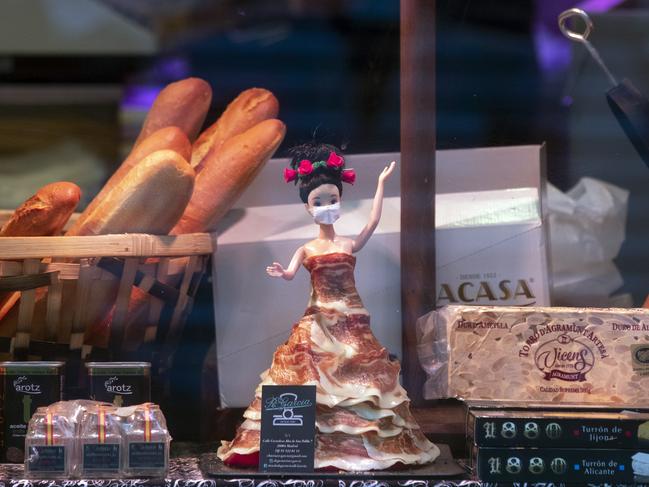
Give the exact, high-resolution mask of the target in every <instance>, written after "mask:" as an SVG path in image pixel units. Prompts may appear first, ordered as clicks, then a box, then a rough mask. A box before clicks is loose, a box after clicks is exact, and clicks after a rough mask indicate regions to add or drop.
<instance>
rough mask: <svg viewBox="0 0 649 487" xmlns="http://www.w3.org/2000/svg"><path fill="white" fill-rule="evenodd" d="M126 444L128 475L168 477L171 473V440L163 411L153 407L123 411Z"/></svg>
mask: <svg viewBox="0 0 649 487" xmlns="http://www.w3.org/2000/svg"><path fill="white" fill-rule="evenodd" d="M116 414H117V415H118V416H120V418H121V420H120V424H121V426H122V435H123V436H122V438H123V441H124V470H123V472H124V474H125V475H126V476H128V477H164V476H165V475H166V473H167V471H168V469H169V443H170V442H171V436H169V431H168V430H167V423H166V421H165V417H164V415H163V414H162V411H161V410H160V408H159V407H158V406H157V405H155V404H151V403H145V404H140V405H138V406H131V407H125V408H119V409H117V411H116Z"/></svg>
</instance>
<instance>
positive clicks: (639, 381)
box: [439, 306, 649, 405]
mask: <svg viewBox="0 0 649 487" xmlns="http://www.w3.org/2000/svg"><path fill="white" fill-rule="evenodd" d="M439 318H440V319H443V320H446V329H447V331H448V341H449V353H450V355H449V376H448V379H449V395H450V396H453V397H460V398H463V399H467V400H471V399H473V400H504V401H542V402H567V403H586V404H589V403H597V404H621V403H623V404H625V405H642V404H644V405H646V404H647V403H648V402H649V311H647V310H639V309H634V310H626V309H585V308H520V307H518V308H516V307H466V306H461V307H460V306H458V307H453V306H450V307H447V308H444V309H442V310H441V311H440V312H439Z"/></svg>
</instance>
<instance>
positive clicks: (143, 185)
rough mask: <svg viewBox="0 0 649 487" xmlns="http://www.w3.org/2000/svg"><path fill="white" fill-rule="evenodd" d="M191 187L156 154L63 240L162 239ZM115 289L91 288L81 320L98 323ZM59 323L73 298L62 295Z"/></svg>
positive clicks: (170, 157) (10, 319)
mask: <svg viewBox="0 0 649 487" xmlns="http://www.w3.org/2000/svg"><path fill="white" fill-rule="evenodd" d="M193 185H194V170H193V169H192V168H191V166H190V165H189V163H188V162H187V161H186V160H185V159H184V158H182V157H181V156H180V155H179V154H177V153H176V152H174V151H171V150H161V151H156V152H154V153H152V154H150V155H149V156H147V157H146V158H145V159H144V160H143V161H141V162H140V163H139V164H137V165H136V166H135V167H133V168H132V169H131V170H130V171H129V172H128V174H127V175H126V176H125V177H124V178H123V179H122V181H121V182H120V183H119V184H118V185H116V186H115V187H114V188H113V189H111V190H110V191H109V192H108V194H106V196H105V198H103V199H102V200H101V202H100V203H99V204H98V205H97V207H96V208H95V209H94V211H93V212H92V213H91V214H89V215H88V217H87V219H86V221H85V223H84V224H83V225H81V226H80V227H78V228H75V229H74V231H73V230H72V229H71V230H70V231H69V232H68V233H67V234H66V235H72V236H77V235H102V234H110V233H150V234H156V235H165V234H167V233H168V232H169V230H170V229H171V228H172V227H173V226H174V224H175V223H176V222H177V221H178V219H179V218H180V216H181V215H182V213H183V209H184V208H185V206H186V204H187V202H188V201H189V199H190V197H191V194H192V188H193ZM118 289H119V280H117V279H111V280H105V281H104V280H102V281H96V282H95V283H93V290H92V291H93V294H92V299H91V300H89V301H88V302H86V303H85V310H84V320H86V322H87V323H90V324H94V323H100V322H101V320H102V319H103V318H104V317H105V316H106V315H107V314H108V313H109V312H110V309H111V306H112V303H114V301H115V298H116V296H117V292H118ZM63 296H64V298H63V305H62V307H61V308H62V310H63V315H62V319H61V324H62V325H63V324H69V323H70V322H71V320H72V315H73V312H74V299H75V297H74V295H73V293H71V292H65V291H64V294H63ZM46 313H47V300H46V299H44V296H41V297H40V299H38V298H37V300H36V306H35V309H34V318H33V320H32V336H33V337H35V338H42V337H43V336H44V323H45V316H46ZM17 323H18V306H14V307H13V308H12V309H11V311H10V312H9V313H8V314H7V316H6V317H5V319H4V320H3V321H2V323H1V325H2V326H1V327H0V331H1V332H2V334H4V335H5V336H11V335H12V334H14V333H15V330H16V325H17Z"/></svg>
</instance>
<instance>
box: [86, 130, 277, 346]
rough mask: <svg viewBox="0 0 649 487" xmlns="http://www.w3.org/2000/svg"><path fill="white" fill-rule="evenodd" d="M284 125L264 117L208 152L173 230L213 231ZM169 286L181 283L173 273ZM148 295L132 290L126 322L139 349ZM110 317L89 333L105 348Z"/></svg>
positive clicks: (91, 341)
mask: <svg viewBox="0 0 649 487" xmlns="http://www.w3.org/2000/svg"><path fill="white" fill-rule="evenodd" d="M285 131H286V129H285V126H284V124H283V123H282V122H281V121H279V120H266V121H263V122H260V123H259V124H257V125H255V126H254V127H252V128H251V129H249V130H247V131H246V132H244V133H243V134H240V135H237V136H235V137H233V138H231V139H229V140H227V141H226V142H225V143H224V144H223V145H222V147H221V149H220V150H218V151H210V152H209V154H208V156H207V158H206V164H205V166H204V168H203V171H201V172H200V173H198V175H197V176H196V183H195V185H194V194H193V195H192V199H191V200H190V203H189V205H187V209H186V210H185V213H184V214H183V217H182V218H181V221H180V222H179V223H178V225H176V226H175V227H174V229H173V230H172V231H171V233H172V234H174V235H178V234H182V233H193V232H204V231H209V230H211V229H212V228H213V226H214V225H215V224H216V223H217V222H218V220H219V219H220V218H221V217H222V216H223V215H224V214H225V213H226V212H227V211H228V210H229V209H230V208H231V207H232V205H233V204H234V203H235V201H236V200H237V198H238V197H239V196H240V195H241V193H242V192H243V191H244V190H245V188H246V187H247V186H248V185H249V184H250V182H251V181H252V179H253V178H254V177H255V175H256V174H257V173H258V172H259V170H260V169H261V168H262V167H263V165H264V163H265V162H266V161H267V160H268V159H270V157H271V156H272V155H273V153H274V152H275V150H277V147H278V146H279V145H280V143H281V142H282V140H283V138H284V134H285ZM167 283H168V284H170V285H172V286H176V285H178V282H177V280H176V279H174V278H172V277H170V278H169V280H168V282H167ZM146 303H147V295H146V294H145V293H144V292H143V291H142V290H140V289H138V288H133V289H132V291H131V301H130V303H129V310H128V317H129V318H128V324H127V328H126V336H125V343H124V346H125V347H126V349H128V350H133V349H135V348H136V347H137V346H138V345H139V344H140V343H142V340H143V336H144V329H145V328H146V326H147V324H148V322H147V321H146V316H145V314H144V311H145V310H146ZM110 321H111V318H110V316H109V317H107V318H106V319H105V320H104V321H103V322H102V323H97V324H96V325H95V326H93V327H91V328H90V329H89V332H88V333H87V334H86V343H87V344H90V345H94V346H106V344H107V343H108V336H109V323H110Z"/></svg>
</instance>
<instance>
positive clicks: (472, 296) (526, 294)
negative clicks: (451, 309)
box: [437, 279, 536, 306]
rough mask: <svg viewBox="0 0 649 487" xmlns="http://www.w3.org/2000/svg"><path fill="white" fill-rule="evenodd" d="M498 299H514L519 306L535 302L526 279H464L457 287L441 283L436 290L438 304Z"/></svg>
mask: <svg viewBox="0 0 649 487" xmlns="http://www.w3.org/2000/svg"><path fill="white" fill-rule="evenodd" d="M530 281H531V280H530ZM500 301H514V302H515V303H516V304H517V305H519V306H532V305H534V304H535V303H536V296H535V295H534V293H533V292H532V287H531V286H530V283H529V282H528V280H526V279H518V280H510V279H503V280H502V281H497V282H494V281H464V282H461V283H460V284H458V285H457V287H455V285H451V284H448V283H442V284H440V287H439V291H438V292H437V304H438V305H439V306H443V305H445V304H457V303H474V304H489V303H497V302H500Z"/></svg>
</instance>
